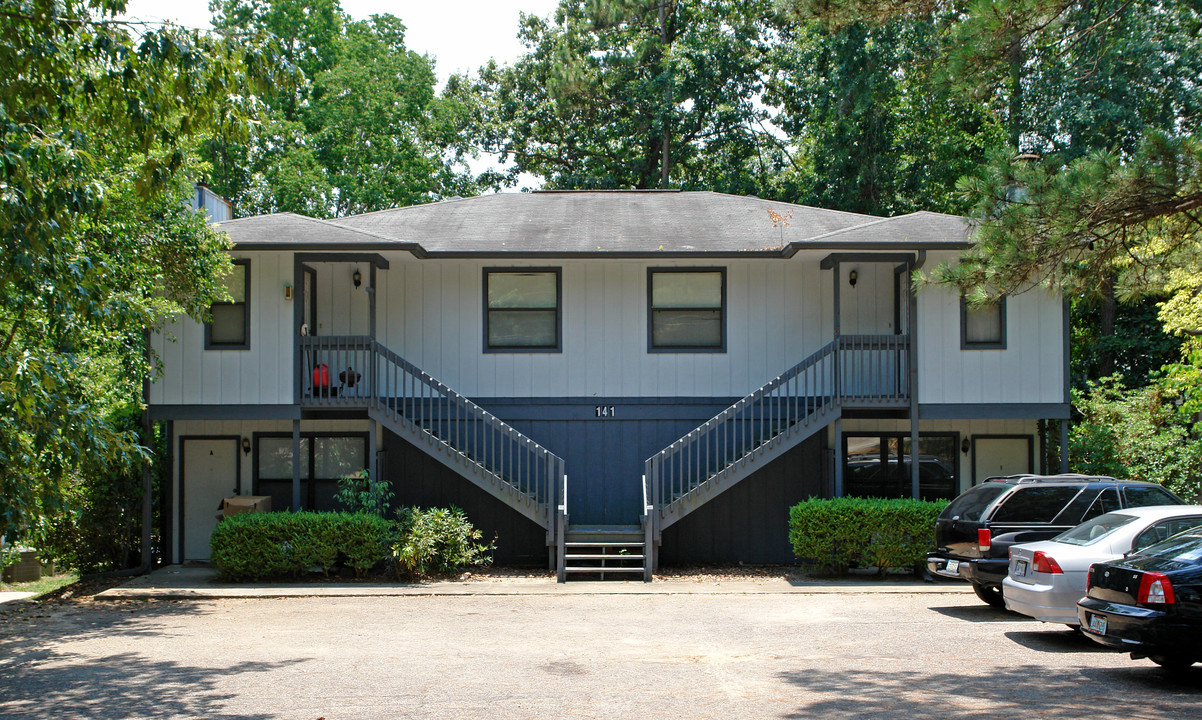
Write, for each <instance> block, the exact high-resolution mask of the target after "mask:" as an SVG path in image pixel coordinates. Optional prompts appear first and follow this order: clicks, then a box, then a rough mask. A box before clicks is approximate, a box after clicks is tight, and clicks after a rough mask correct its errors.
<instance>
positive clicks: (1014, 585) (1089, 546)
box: [1002, 505, 1202, 627]
mask: <svg viewBox="0 0 1202 720" xmlns="http://www.w3.org/2000/svg"><path fill="white" fill-rule="evenodd" d="M1198 525H1202V505H1159V506H1150V507H1135V508H1127V509H1126V510H1115V511H1114V512H1109V513H1106V514H1105V515H1099V516H1098V517H1096V518H1094V519H1092V520H1088V521H1086V522H1083V523H1081V524H1080V525H1078V526H1077V527H1075V528H1073V529H1071V530H1067V531H1065V532H1063V533H1061V534H1059V535H1057V536H1056V537H1054V538H1052V539H1051V540H1043V541H1041V542H1033V543H1026V544H1022V545H1013V546H1011V548H1010V570H1009V574H1008V575H1007V576H1006V578H1005V579H1004V580H1002V596H1003V597H1004V598H1005V600H1006V608H1007V609H1009V610H1013V611H1014V612H1017V613H1022V614H1023V615H1030V616H1031V617H1033V618H1035V619H1036V620H1042V621H1043V622H1054V623H1064V624H1066V625H1071V626H1074V627H1076V625H1077V601H1078V600H1080V599H1081V598H1082V597H1083V596H1084V595H1085V576H1086V574H1087V573H1088V571H1089V566H1090V565H1092V564H1094V563H1096V562H1106V561H1109V560H1115V559H1117V558H1121V557H1123V556H1124V555H1126V554H1127V553H1130V552H1133V551H1136V550H1139V549H1141V548H1145V547H1147V546H1149V545H1151V544H1153V543H1157V542H1160V541H1161V540H1164V539H1165V538H1167V537H1169V536H1170V535H1176V534H1177V533H1179V532H1182V531H1183V530H1188V529H1190V528H1192V527H1195V526H1198Z"/></svg>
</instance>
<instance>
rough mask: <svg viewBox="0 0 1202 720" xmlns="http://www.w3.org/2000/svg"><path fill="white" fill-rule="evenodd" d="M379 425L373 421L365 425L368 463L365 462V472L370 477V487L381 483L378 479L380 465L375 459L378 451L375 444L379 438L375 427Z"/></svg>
mask: <svg viewBox="0 0 1202 720" xmlns="http://www.w3.org/2000/svg"><path fill="white" fill-rule="evenodd" d="M379 424H380V423H378V422H376V421H375V420H369V421H368V425H367V445H368V461H367V462H368V470H367V472H368V473H369V474H370V475H371V479H370V482H371V484H372V485H375V484H376V483H378V482H382V481H381V479H380V465H379V463H378V462H377V459H376V453H377V452H378V451H379V450H378V448H379V446H378V444H377V443H379V437H380V435H379V430H378V429H377V427H376V426H377V425H379Z"/></svg>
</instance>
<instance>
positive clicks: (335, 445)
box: [254, 433, 367, 510]
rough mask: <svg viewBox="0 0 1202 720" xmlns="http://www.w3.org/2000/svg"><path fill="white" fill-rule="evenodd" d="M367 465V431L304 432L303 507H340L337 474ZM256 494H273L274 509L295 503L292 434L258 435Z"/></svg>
mask: <svg viewBox="0 0 1202 720" xmlns="http://www.w3.org/2000/svg"><path fill="white" fill-rule="evenodd" d="M366 467H367V433H347V434H337V435H336V434H329V433H302V434H301V441H300V478H301V482H300V485H301V487H300V491H301V509H303V510H337V509H338V508H337V507H336V503H335V502H334V495H335V494H336V493H337V492H338V478H340V477H344V476H346V475H351V474H353V473H356V472H361V471H362V470H364V469H365V468H366ZM254 486H255V491H254V492H255V494H256V495H270V496H271V507H272V509H273V510H287V509H290V508H291V507H292V434H291V433H261V434H257V435H255V474H254Z"/></svg>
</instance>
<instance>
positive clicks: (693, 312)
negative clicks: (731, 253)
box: [647, 268, 726, 352]
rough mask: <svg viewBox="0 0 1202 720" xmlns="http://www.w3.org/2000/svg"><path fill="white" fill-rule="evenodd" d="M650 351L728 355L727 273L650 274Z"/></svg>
mask: <svg viewBox="0 0 1202 720" xmlns="http://www.w3.org/2000/svg"><path fill="white" fill-rule="evenodd" d="M647 349H648V351H649V352H726V270H725V269H724V268H660V269H656V268H650V269H648V271H647Z"/></svg>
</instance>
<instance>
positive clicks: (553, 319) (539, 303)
mask: <svg viewBox="0 0 1202 720" xmlns="http://www.w3.org/2000/svg"><path fill="white" fill-rule="evenodd" d="M561 295H562V286H561V283H560V277H559V268H513V269H503V270H502V269H496V268H487V269H485V270H484V351H485V352H559V351H560V349H561V347H562V346H561V342H560V326H561V324H562V323H561V313H560V307H561Z"/></svg>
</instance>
